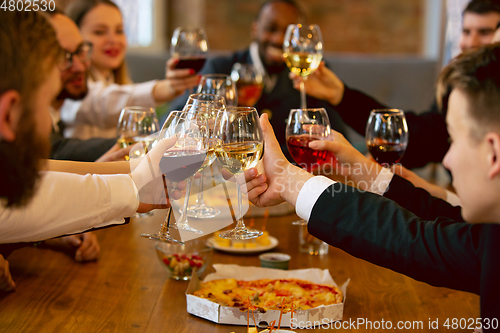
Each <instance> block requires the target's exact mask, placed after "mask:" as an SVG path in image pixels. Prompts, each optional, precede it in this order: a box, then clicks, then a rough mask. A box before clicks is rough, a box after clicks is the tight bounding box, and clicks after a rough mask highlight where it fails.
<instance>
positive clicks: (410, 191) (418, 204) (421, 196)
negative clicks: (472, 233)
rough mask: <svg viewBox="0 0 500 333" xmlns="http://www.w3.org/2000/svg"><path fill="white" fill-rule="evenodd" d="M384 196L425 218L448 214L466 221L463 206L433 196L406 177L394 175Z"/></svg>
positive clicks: (460, 220) (456, 219)
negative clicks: (463, 215) (456, 205)
mask: <svg viewBox="0 0 500 333" xmlns="http://www.w3.org/2000/svg"><path fill="white" fill-rule="evenodd" d="M384 197H386V198H388V199H391V200H393V201H394V202H396V203H397V204H398V205H400V206H401V207H403V208H404V209H407V210H409V211H410V212H412V213H413V214H415V215H417V216H419V217H420V218H422V219H424V220H434V219H436V218H438V217H441V216H446V217H448V218H450V219H452V220H454V221H456V222H465V221H464V219H463V217H462V208H461V207H455V206H452V205H450V204H449V203H448V202H446V201H444V200H441V199H438V198H436V197H433V196H432V195H430V194H429V192H427V191H425V190H423V189H421V188H417V187H415V186H413V184H412V183H410V182H409V181H407V180H406V179H404V178H402V177H400V176H398V175H394V177H393V178H392V180H391V183H390V184H389V187H388V188H387V192H385V194H384Z"/></svg>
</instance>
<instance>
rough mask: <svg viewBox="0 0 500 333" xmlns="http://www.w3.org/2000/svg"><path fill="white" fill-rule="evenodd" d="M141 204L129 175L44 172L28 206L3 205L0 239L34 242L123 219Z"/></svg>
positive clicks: (2, 241) (0, 241) (0, 240)
mask: <svg viewBox="0 0 500 333" xmlns="http://www.w3.org/2000/svg"><path fill="white" fill-rule="evenodd" d="M138 205H139V200H138V198H137V190H136V188H135V186H134V183H133V181H132V179H131V178H130V176H128V175H85V176H82V175H76V174H70V173H63V172H44V173H43V174H42V177H41V180H40V182H39V184H38V189H37V191H36V193H35V196H34V197H33V198H32V200H31V201H30V202H29V204H28V205H27V206H25V207H22V208H5V207H3V206H1V207H0V221H1V222H0V243H17V242H34V241H40V240H44V239H48V238H52V237H56V236H61V235H65V234H69V233H77V232H83V231H86V230H89V229H92V228H94V227H102V226H106V225H111V224H117V223H123V218H124V217H127V216H131V215H133V214H134V213H135V211H136V210H137V207H138Z"/></svg>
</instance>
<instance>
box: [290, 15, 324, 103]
mask: <svg viewBox="0 0 500 333" xmlns="http://www.w3.org/2000/svg"><path fill="white" fill-rule="evenodd" d="M283 56H284V58H285V62H286V65H287V66H288V68H289V69H290V71H291V72H292V73H295V74H297V75H299V76H301V77H302V80H301V81H300V108H301V109H306V108H307V103H306V91H305V87H304V81H305V80H306V79H307V76H308V75H310V74H311V73H312V72H314V71H315V70H316V69H317V68H318V66H319V64H320V63H321V59H322V58H323V37H322V36H321V30H320V29H319V26H318V25H316V24H311V25H302V24H290V25H289V26H288V27H287V29H286V33H285V40H284V41H283Z"/></svg>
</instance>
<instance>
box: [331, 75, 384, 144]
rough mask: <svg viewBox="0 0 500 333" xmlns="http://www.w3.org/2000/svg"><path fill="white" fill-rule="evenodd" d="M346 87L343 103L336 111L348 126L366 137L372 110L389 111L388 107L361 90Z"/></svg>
mask: <svg viewBox="0 0 500 333" xmlns="http://www.w3.org/2000/svg"><path fill="white" fill-rule="evenodd" d="M344 87H345V90H344V96H343V97H342V101H341V102H340V103H339V104H338V105H337V106H335V110H336V111H337V112H338V114H339V115H340V116H341V117H342V119H343V120H344V122H345V123H346V124H347V125H349V126H350V127H352V129H354V130H355V131H356V132H358V133H359V134H361V135H362V136H365V132H366V123H367V122H368V117H369V116H370V112H371V110H373V109H387V108H388V106H387V105H384V104H382V103H380V102H379V101H377V100H376V99H375V98H373V97H371V96H368V95H367V94H365V93H363V92H361V91H359V90H356V89H351V88H350V87H348V86H347V85H345V84H344Z"/></svg>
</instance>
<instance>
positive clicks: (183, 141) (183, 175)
mask: <svg viewBox="0 0 500 333" xmlns="http://www.w3.org/2000/svg"><path fill="white" fill-rule="evenodd" d="M172 136H176V137H177V141H176V142H175V144H174V146H172V147H171V148H170V149H168V150H167V151H166V152H165V153H164V155H163V157H162V159H161V161H160V169H161V171H162V173H163V175H162V176H163V182H164V186H165V191H167V182H169V183H170V184H172V183H178V182H180V181H184V180H186V179H188V181H187V189H186V199H185V203H184V206H185V208H187V201H188V200H187V198H188V197H189V189H190V185H191V184H190V182H191V181H192V179H193V177H194V175H195V174H196V173H197V172H198V171H199V170H200V169H202V168H203V165H204V164H205V160H206V157H207V152H208V140H207V126H206V120H204V119H202V118H200V117H197V116H194V115H192V114H188V113H186V112H183V111H172V112H170V114H169V115H168V117H167V119H166V120H165V123H164V124H163V127H162V129H161V131H160V135H159V140H161V139H165V138H169V137H172ZM165 194H166V195H167V197H168V193H165ZM170 214H171V208H170V211H169V213H168V215H167V218H166V219H165V221H164V222H163V224H162V227H161V230H160V231H159V232H157V233H156V234H141V236H142V237H146V238H148V239H152V240H159V241H162V242H169V243H178V244H182V245H184V243H183V242H180V241H178V240H176V239H174V238H172V237H171V236H170V233H169V228H170V227H172V226H170V225H169V219H170ZM176 228H177V229H180V230H185V231H191V232H195V233H201V231H199V230H196V229H194V228H192V227H191V226H190V225H189V223H188V220H187V216H186V214H185V210H184V212H183V214H182V215H181V216H180V218H179V220H178V221H177V223H176Z"/></svg>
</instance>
